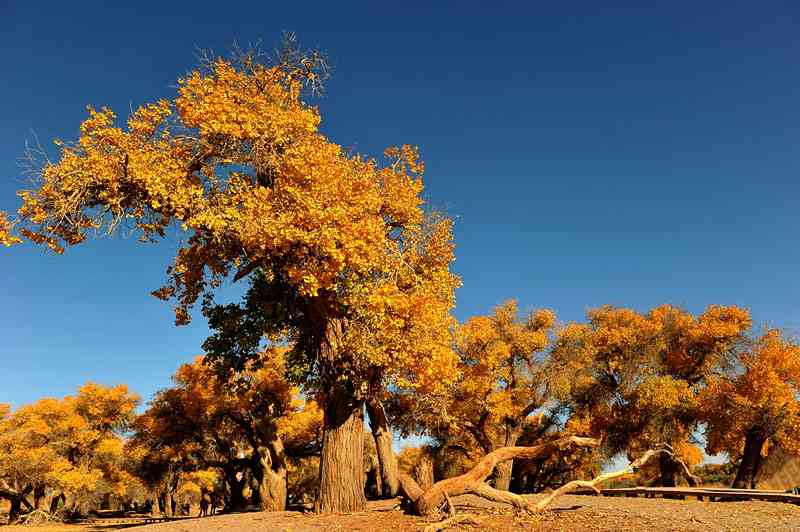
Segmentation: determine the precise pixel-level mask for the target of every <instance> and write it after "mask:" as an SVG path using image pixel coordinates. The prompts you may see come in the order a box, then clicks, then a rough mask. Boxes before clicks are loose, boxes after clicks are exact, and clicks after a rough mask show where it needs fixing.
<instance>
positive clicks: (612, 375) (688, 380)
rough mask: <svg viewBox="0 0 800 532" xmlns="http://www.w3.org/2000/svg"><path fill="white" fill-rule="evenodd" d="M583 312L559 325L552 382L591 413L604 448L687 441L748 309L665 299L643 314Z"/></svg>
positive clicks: (631, 450)
mask: <svg viewBox="0 0 800 532" xmlns="http://www.w3.org/2000/svg"><path fill="white" fill-rule="evenodd" d="M588 318H589V320H588V323H586V324H569V325H567V326H566V327H564V328H563V329H562V330H561V331H560V332H559V335H558V338H557V340H556V342H555V345H554V349H553V353H552V367H553V369H554V371H555V375H554V376H553V381H552V382H553V386H552V390H553V392H554V393H555V394H556V395H558V396H559V397H562V399H564V400H566V402H567V403H568V404H570V405H571V409H572V410H573V411H574V412H575V413H577V414H579V415H582V416H585V417H587V419H589V420H590V427H591V430H590V432H591V433H592V434H595V435H604V434H605V435H607V439H606V445H607V447H608V448H609V452H611V453H616V452H619V451H626V452H627V453H628V454H629V455H630V456H633V457H635V456H638V455H639V454H640V453H642V452H644V451H645V450H646V449H648V448H652V447H654V446H657V445H659V444H670V445H672V446H673V447H674V448H678V447H681V446H684V445H685V444H686V442H687V441H688V439H689V438H690V437H691V436H692V434H693V432H694V431H695V430H696V429H697V425H698V423H699V415H700V412H701V410H702V406H701V404H700V402H699V401H698V394H699V393H700V392H701V390H702V389H703V386H704V384H705V382H706V380H707V379H708V378H709V377H710V376H711V375H712V373H714V372H716V371H720V370H721V369H723V368H725V367H727V365H728V364H729V363H730V362H731V360H732V357H733V354H734V352H735V349H736V348H737V346H738V345H740V343H741V342H742V341H743V339H744V334H745V332H746V331H747V329H749V327H750V325H751V320H750V316H749V313H748V312H747V311H746V310H743V309H740V308H738V307H723V306H716V305H712V306H709V307H708V308H707V309H706V310H705V311H704V312H703V313H702V314H700V315H699V316H696V317H695V316H693V315H691V314H690V313H688V312H685V311H683V310H681V309H678V308H676V307H673V306H670V305H662V306H660V307H656V308H654V309H652V310H650V311H649V312H647V313H645V314H642V313H639V312H636V311H634V310H630V309H624V308H615V307H608V306H607V307H602V308H599V309H595V310H592V311H590V312H589V313H588ZM665 465H666V464H662V467H664V466H665ZM668 476H671V475H668ZM664 481H665V482H670V480H667V479H666V478H665V479H664Z"/></svg>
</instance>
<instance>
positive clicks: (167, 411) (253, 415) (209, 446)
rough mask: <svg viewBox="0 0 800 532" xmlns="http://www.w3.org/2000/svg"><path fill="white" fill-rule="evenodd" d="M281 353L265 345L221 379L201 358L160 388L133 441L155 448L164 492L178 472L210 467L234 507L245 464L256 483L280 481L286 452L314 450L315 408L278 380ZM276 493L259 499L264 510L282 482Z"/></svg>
mask: <svg viewBox="0 0 800 532" xmlns="http://www.w3.org/2000/svg"><path fill="white" fill-rule="evenodd" d="M285 351H286V349H285V348H281V347H273V348H270V349H268V350H267V351H266V352H264V353H262V356H261V358H260V359H259V360H253V361H250V363H249V364H248V367H247V368H246V369H245V370H244V371H242V372H240V373H239V374H238V376H237V379H236V380H235V381H233V382H231V381H228V380H227V379H223V378H220V376H219V374H218V373H217V372H216V371H215V368H214V367H212V366H210V365H208V364H207V363H206V361H205V359H204V358H203V357H197V358H196V359H195V360H194V361H193V362H192V363H190V364H183V365H182V366H180V367H179V368H178V370H177V371H176V373H175V376H174V381H175V386H173V387H172V388H169V389H166V390H162V391H160V392H159V393H158V394H157V395H156V397H155V398H154V400H153V401H152V402H151V404H150V407H149V408H148V410H147V411H146V412H145V413H144V414H143V415H142V416H141V417H140V418H139V420H137V434H136V437H135V438H134V442H135V443H136V444H137V445H147V446H149V447H152V448H156V449H158V451H157V454H156V455H154V456H151V457H150V458H149V460H150V461H151V462H153V463H160V467H158V468H157V472H158V473H160V474H157V475H156V478H155V479H153V480H155V481H156V482H155V483H156V484H158V483H161V482H164V483H165V485H164V488H163V489H164V490H166V491H167V492H168V493H170V494H171V493H172V492H174V491H175V490H178V489H179V488H180V486H181V484H180V476H179V473H180V472H181V471H183V473H184V474H189V473H195V472H196V471H197V470H202V469H209V468H216V469H217V471H221V473H222V475H223V478H224V479H225V482H226V483H227V484H228V489H229V491H230V492H231V496H232V497H234V502H233V503H230V502H229V506H233V507H236V506H237V505H241V504H242V503H243V501H239V500H238V499H237V497H239V496H240V495H241V490H242V489H243V488H244V486H243V485H241V482H240V481H241V478H238V477H241V473H242V472H243V471H244V470H249V471H251V472H252V473H253V475H254V476H255V478H256V480H257V482H259V484H261V485H263V484H264V483H265V482H266V481H267V480H269V479H270V478H272V476H271V475H273V473H274V475H273V476H278V477H280V478H281V479H282V480H281V481H282V482H283V483H284V484H285V482H286V463H285V461H286V456H285V454H289V455H292V454H293V453H299V454H304V453H307V452H310V451H315V450H316V451H317V452H318V442H319V433H320V431H321V425H322V412H321V411H320V409H319V407H318V406H317V404H316V403H315V402H314V401H306V400H303V399H302V398H300V397H299V394H298V390H297V389H296V388H294V387H293V386H292V385H290V384H289V383H288V382H287V381H286V379H285V378H284V373H285V368H284V359H283V355H284V353H285ZM184 476H185V475H184ZM187 478H188V477H187ZM192 482H193V483H194V484H197V482H196V481H194V480H193V481H192ZM151 483H152V482H151ZM198 486H199V484H198ZM189 487H191V486H189ZM200 487H202V486H200ZM187 489H188V488H187ZM192 489H193V488H192ZM262 497H266V494H262ZM275 497H277V500H273V499H275ZM275 497H273V499H269V500H264V499H263V498H262V500H261V502H262V505H264V506H266V508H265V509H282V508H283V507H284V506H285V503H286V501H285V499H286V494H285V488H284V491H283V493H282V494H280V493H279V494H277V495H275ZM270 504H272V505H275V507H272V506H269V505H270Z"/></svg>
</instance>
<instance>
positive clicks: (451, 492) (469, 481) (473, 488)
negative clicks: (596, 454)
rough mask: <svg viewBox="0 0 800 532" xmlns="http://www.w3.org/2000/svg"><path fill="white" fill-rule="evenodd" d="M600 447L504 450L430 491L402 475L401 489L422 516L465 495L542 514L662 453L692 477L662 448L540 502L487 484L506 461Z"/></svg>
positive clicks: (576, 442) (590, 443) (575, 441)
mask: <svg viewBox="0 0 800 532" xmlns="http://www.w3.org/2000/svg"><path fill="white" fill-rule="evenodd" d="M599 444H600V442H599V441H598V440H596V439H594V438H582V437H579V436H570V437H566V438H560V439H558V440H555V441H552V442H548V443H544V444H542V445H536V446H533V447H502V448H500V449H497V450H495V451H492V452H491V453H489V454H487V455H486V456H484V457H483V458H482V459H481V461H480V462H478V464H477V465H476V466H475V467H473V468H472V469H470V470H469V471H467V472H466V473H464V474H463V475H459V476H457V477H453V478H448V479H444V480H440V481H439V482H437V483H435V484H434V485H433V486H431V487H430V488H429V489H427V490H423V489H422V488H420V487H419V485H418V484H417V483H416V481H415V480H414V479H413V478H411V477H410V476H408V475H406V474H403V475H400V489H401V492H402V494H403V495H404V496H405V497H406V498H407V499H409V500H410V501H411V503H412V508H413V509H414V512H415V513H416V514H417V515H421V516H428V515H433V514H436V513H437V512H438V511H439V508H440V507H441V506H442V505H443V503H444V502H445V501H446V500H449V497H455V496H457V495H466V494H473V495H477V496H479V497H482V498H484V499H487V500H489V501H493V502H501V503H506V504H510V505H512V506H513V507H515V508H517V509H521V510H527V511H531V512H540V511H542V510H544V509H545V508H547V507H548V506H549V505H550V504H551V503H552V502H553V501H554V500H555V499H556V498H558V497H560V496H561V495H565V494H567V493H569V492H571V491H574V490H576V489H578V488H589V489H592V490H594V491H595V492H599V490H598V488H597V486H598V485H599V484H601V483H603V482H606V481H608V480H611V479H614V478H617V477H621V476H623V475H627V474H629V473H632V472H634V471H635V470H637V469H638V468H640V467H642V466H643V465H644V464H646V463H647V462H648V461H649V460H650V459H651V458H653V457H654V456H658V455H660V454H661V453H668V454H669V455H670V457H671V458H673V459H674V460H676V461H677V462H679V463H680V464H682V465H683V467H684V468H685V471H686V472H687V474H690V473H688V471H689V469H688V467H686V465H685V464H683V462H682V461H680V459H678V458H677V457H676V456H675V455H674V454H673V453H672V451H671V450H670V449H667V448H659V449H652V450H649V451H647V452H646V453H644V454H643V455H642V456H641V457H639V458H638V459H637V460H635V461H634V462H632V463H631V464H630V465H629V466H628V467H626V468H625V469H623V470H620V471H613V472H610V473H604V474H602V475H600V476H598V477H595V478H594V479H592V480H573V481H571V482H568V483H566V484H564V485H563V486H561V487H560V488H558V489H556V490H555V491H553V492H552V493H550V494H549V495H547V496H546V497H543V498H541V499H539V500H538V501H531V500H529V499H527V498H525V497H523V496H522V495H517V494H516V493H511V492H510V491H503V490H498V489H496V488H493V487H492V486H490V485H489V484H487V483H486V479H487V478H489V476H490V475H491V474H492V472H493V471H494V468H495V467H496V466H497V464H499V463H502V462H504V461H506V460H512V459H515V458H528V459H531V458H540V457H543V456H548V455H551V454H554V453H556V452H560V451H564V450H566V449H568V448H571V447H597V446H598V445H599ZM451 519H452V517H451Z"/></svg>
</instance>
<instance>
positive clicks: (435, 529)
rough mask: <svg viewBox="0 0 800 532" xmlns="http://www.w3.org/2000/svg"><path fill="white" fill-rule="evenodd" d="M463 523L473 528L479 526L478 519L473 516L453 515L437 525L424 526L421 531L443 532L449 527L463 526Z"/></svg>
mask: <svg viewBox="0 0 800 532" xmlns="http://www.w3.org/2000/svg"><path fill="white" fill-rule="evenodd" d="M465 523H468V524H470V525H475V526H480V525H481V521H480V519H478V518H477V517H475V516H474V515H469V514H462V515H453V516H451V517H448V518H447V519H443V520H442V521H439V522H437V523H431V524H430V525H428V526H426V527H425V528H424V529H423V532H439V531H440V530H445V529H447V528H450V527H451V526H454V525H459V524H465Z"/></svg>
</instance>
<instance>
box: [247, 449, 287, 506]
mask: <svg viewBox="0 0 800 532" xmlns="http://www.w3.org/2000/svg"><path fill="white" fill-rule="evenodd" d="M256 459H257V460H258V467H257V470H256V471H254V474H255V477H256V480H257V482H258V496H259V497H258V498H259V505H260V508H261V511H263V512H280V511H283V510H285V509H286V496H287V487H286V460H285V457H284V454H283V443H282V442H281V440H280V439H279V438H278V437H277V435H275V436H273V439H272V440H271V441H270V442H269V444H268V445H267V446H262V447H259V448H258V449H257V451H256Z"/></svg>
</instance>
